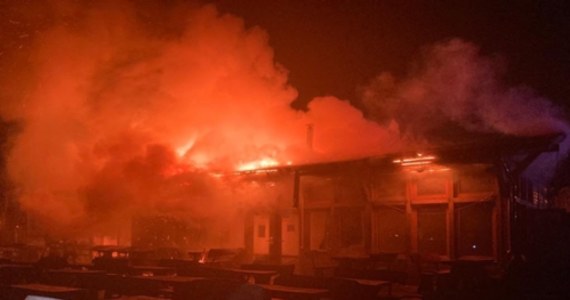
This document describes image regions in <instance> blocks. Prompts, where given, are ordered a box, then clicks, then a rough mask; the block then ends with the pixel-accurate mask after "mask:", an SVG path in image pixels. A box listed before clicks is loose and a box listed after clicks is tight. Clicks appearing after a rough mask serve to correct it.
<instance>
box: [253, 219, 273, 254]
mask: <svg viewBox="0 0 570 300" xmlns="http://www.w3.org/2000/svg"><path fill="white" fill-rule="evenodd" d="M269 242H270V235H269V216H268V215H255V216H254V217H253V254H256V255H268V254H269Z"/></svg>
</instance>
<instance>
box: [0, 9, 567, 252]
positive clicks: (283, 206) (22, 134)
mask: <svg viewBox="0 0 570 300" xmlns="http://www.w3.org/2000/svg"><path fill="white" fill-rule="evenodd" d="M79 2H81V1H79ZM62 3H63V4H58V5H55V4H53V5H51V6H50V5H48V6H49V8H50V9H49V10H48V11H49V12H50V14H49V15H48V16H43V15H42V14H39V15H40V16H39V17H38V15H37V14H35V13H30V12H29V8H26V7H25V8H22V9H21V10H18V9H16V10H15V12H16V13H15V14H16V15H17V16H18V17H21V18H22V19H25V20H29V22H30V23H31V24H32V25H33V26H35V27H37V28H36V29H37V30H36V31H34V33H32V34H31V36H30V38H29V41H28V39H27V36H26V41H28V42H26V43H23V44H22V47H20V48H22V50H21V51H20V50H19V51H18V52H10V53H8V54H6V55H5V56H8V55H10V56H9V58H11V59H13V60H14V61H16V62H18V63H19V64H18V66H19V67H18V68H13V71H14V72H13V74H14V75H13V76H12V77H10V76H7V77H9V78H4V76H3V77H1V78H0V79H1V80H2V83H8V84H6V86H15V87H17V88H15V89H14V90H12V89H8V90H5V89H2V90H0V92H1V96H2V99H3V100H4V99H5V100H6V101H4V102H3V104H5V105H3V106H2V107H0V113H1V115H2V117H3V118H4V119H5V120H10V121H12V120H14V122H17V123H18V124H20V125H21V126H19V127H20V128H19V130H18V132H17V133H14V134H11V135H10V136H11V137H12V140H13V142H12V143H11V146H10V147H9V151H8V150H6V152H5V154H6V156H5V157H6V162H5V170H6V176H5V177H6V178H9V180H10V182H11V183H12V184H13V187H14V188H13V190H11V192H10V197H11V200H12V202H10V203H12V204H14V203H17V206H18V208H19V209H21V211H22V212H25V214H23V215H25V216H26V217H20V216H18V218H17V219H18V220H16V221H17V222H16V221H14V220H10V221H9V222H5V223H4V224H9V226H10V227H14V226H15V225H18V226H19V225H20V223H22V224H23V225H26V226H25V227H26V229H25V230H23V231H25V233H26V234H27V237H28V238H30V237H32V235H34V236H37V237H45V236H48V237H53V239H58V238H62V237H63V238H71V239H88V240H90V241H91V242H92V243H97V244H124V245H135V244H136V245H139V246H160V247H163V246H167V247H171V246H178V247H182V248H185V249H195V248H198V249H203V248H210V247H240V248H245V249H246V250H247V252H248V253H249V254H250V255H251V256H255V257H258V258H267V259H271V260H280V259H283V258H298V257H303V256H304V255H305V254H306V253H308V252H310V251H326V252H330V253H334V254H360V253H374V252H398V253H411V252H430V253H437V254H441V255H445V256H448V257H461V256H466V255H481V256H489V257H493V258H495V259H501V258H502V257H503V256H504V255H505V253H506V252H508V251H509V250H516V248H517V247H519V248H522V241H521V238H520V235H521V232H522V231H521V230H522V229H521V227H520V226H519V225H520V223H519V221H518V220H520V218H519V216H522V215H521V214H519V212H520V211H519V210H518V208H520V207H521V206H522V207H526V206H529V207H534V208H551V207H554V206H556V205H557V204H554V203H552V197H550V196H549V195H550V194H549V193H550V190H549V184H550V178H549V177H550V174H552V172H553V170H554V167H553V166H555V165H556V163H557V162H556V161H557V160H556V156H558V158H560V159H564V158H565V157H566V155H567V151H568V147H567V146H566V145H565V143H566V142H562V141H561V140H560V139H561V136H559V135H555V136H553V135H552V134H557V133H559V132H563V133H564V132H568V126H567V125H566V121H565V118H564V114H563V113H561V112H560V109H559V108H558V107H556V106H555V105H553V104H552V103H551V102H550V101H548V100H547V99H545V98H542V97H540V96H537V95H536V93H535V92H533V91H531V90H530V89H528V88H526V87H522V86H507V85H505V84H504V83H503V81H502V80H501V75H502V74H501V72H499V71H497V68H496V61H494V59H493V58H490V57H487V56H484V55H482V54H481V53H480V51H479V49H478V47H477V46H475V45H474V44H472V43H469V42H466V41H463V40H460V39H451V40H447V41H444V42H441V43H437V44H435V45H432V46H430V47H428V48H426V50H425V51H424V53H423V57H422V58H421V59H420V62H419V63H418V64H417V66H416V68H415V69H413V70H412V71H410V73H409V74H408V75H407V76H402V77H401V78H397V77H396V76H394V75H391V74H389V73H386V72H384V73H381V74H380V75H378V76H377V77H376V78H374V79H372V80H371V82H370V83H369V84H368V85H366V86H365V87H363V88H362V89H361V92H362V93H361V94H362V95H361V96H362V99H360V100H358V101H357V100H354V99H353V101H352V102H350V101H347V100H344V99H338V98H336V97H333V96H323V97H317V98H315V99H312V100H311V101H310V102H309V103H308V104H307V105H306V107H303V108H302V109H293V108H292V105H291V103H293V102H294V101H295V100H296V99H297V97H298V93H297V90H296V89H295V88H294V87H293V86H292V85H291V84H290V83H289V81H288V71H287V70H286V69H285V67H284V66H282V65H280V64H279V63H277V62H275V59H274V51H273V49H272V48H271V47H270V43H269V37H268V34H267V33H266V32H265V31H264V30H263V29H261V28H258V27H250V26H246V23H245V21H244V20H242V19H241V18H239V17H236V16H233V15H230V14H224V13H220V12H219V11H218V10H217V9H216V8H215V7H214V6H212V5H205V6H198V5H187V6H186V5H181V6H180V7H178V6H177V7H171V8H163V11H160V12H159V13H160V16H159V17H160V18H158V19H160V20H161V21H160V22H154V21H156V16H154V15H153V14H152V12H149V11H148V10H144V11H143V10H141V8H140V7H139V6H137V4H134V3H132V2H130V1H115V2H96V3H95V2H93V3H92V1H85V2H84V3H71V2H70V3H67V2H62ZM157 14H158V13H157ZM14 24H15V25H18V24H19V23H18V22H15V23H14ZM32 25H30V26H32ZM24 54H25V55H24ZM20 66H21V67H20ZM6 73H8V72H6ZM21 78H26V79H27V80H19V79H21ZM473 136H475V137H476V138H475V139H474V140H476V142H473V140H469V139H468V138H470V137H473ZM488 136H494V137H496V138H492V139H490V138H488ZM557 145H559V147H558V148H557ZM551 157H554V158H551ZM6 195H8V194H6ZM6 203H8V202H6ZM6 207H8V206H6ZM10 210H11V211H12V210H14V211H15V209H12V208H10ZM13 219H16V217H14V218H13ZM5 229H6V228H5ZM8 231H10V230H8ZM21 231H22V230H20V229H19V228H18V230H12V231H11V232H12V236H15V235H16V234H15V233H18V241H23V240H25V239H26V238H25V236H26V234H24V233H22V232H21ZM94 237H96V238H94ZM521 251H522V250H521Z"/></svg>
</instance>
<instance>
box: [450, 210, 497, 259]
mask: <svg viewBox="0 0 570 300" xmlns="http://www.w3.org/2000/svg"><path fill="white" fill-rule="evenodd" d="M455 215H456V217H455V218H456V222H455V223H456V230H457V235H456V236H457V254H458V256H465V255H482V256H492V255H493V235H492V230H493V202H490V201H487V202H475V203H465V204H462V205H458V206H456V209H455Z"/></svg>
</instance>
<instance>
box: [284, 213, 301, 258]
mask: <svg viewBox="0 0 570 300" xmlns="http://www.w3.org/2000/svg"><path fill="white" fill-rule="evenodd" d="M281 238H282V248H281V253H282V255H287V256H297V255H299V216H298V215H297V214H290V215H288V216H284V217H283V218H282V219H281Z"/></svg>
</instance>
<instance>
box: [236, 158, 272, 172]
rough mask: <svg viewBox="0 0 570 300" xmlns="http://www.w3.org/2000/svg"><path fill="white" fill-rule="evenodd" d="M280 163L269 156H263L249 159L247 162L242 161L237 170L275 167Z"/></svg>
mask: <svg viewBox="0 0 570 300" xmlns="http://www.w3.org/2000/svg"><path fill="white" fill-rule="evenodd" d="M279 165H280V163H279V162H278V161H277V160H275V159H273V158H270V157H265V158H262V159H259V160H256V161H250V162H247V163H243V164H241V165H239V166H238V167H237V170H238V171H253V170H257V169H264V168H270V167H276V166H279Z"/></svg>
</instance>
